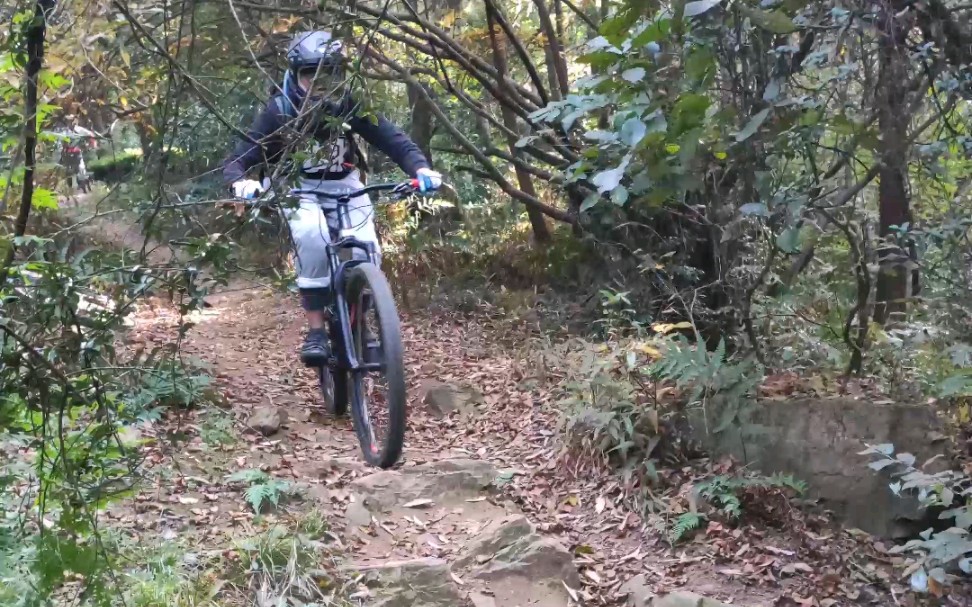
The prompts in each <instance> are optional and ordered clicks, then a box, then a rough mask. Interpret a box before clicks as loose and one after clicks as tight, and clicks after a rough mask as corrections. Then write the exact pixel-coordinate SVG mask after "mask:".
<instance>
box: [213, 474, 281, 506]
mask: <svg viewBox="0 0 972 607" xmlns="http://www.w3.org/2000/svg"><path fill="white" fill-rule="evenodd" d="M227 478H228V480H230V481H231V482H235V483H247V484H248V485H249V487H247V488H246V490H245V491H244V492H243V498H244V499H245V500H246V503H247V504H249V505H250V507H251V508H253V512H256V513H257V514H259V513H260V511H261V510H262V508H263V506H264V505H266V504H267V503H270V504H273V506H274V507H276V506H279V505H280V497H281V496H282V495H285V494H287V493H289V492H290V491H291V487H290V483H288V482H286V481H279V480H277V479H275V478H271V477H270V475H269V474H267V473H266V472H264V471H263V470H240V471H239V472H235V473H233V474H231V475H230V476H229V477H227Z"/></svg>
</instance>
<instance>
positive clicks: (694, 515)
mask: <svg viewBox="0 0 972 607" xmlns="http://www.w3.org/2000/svg"><path fill="white" fill-rule="evenodd" d="M704 520H705V515H704V514H699V513H698V512H685V513H682V514H680V515H678V518H677V519H675V524H674V525H672V528H671V529H669V530H668V541H669V543H672V544H674V543H676V542H677V541H679V540H680V539H682V538H683V537H684V536H685V534H686V533H688V532H690V531H694V530H695V529H698V528H699V525H701V524H702V521H704Z"/></svg>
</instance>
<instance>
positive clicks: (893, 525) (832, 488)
mask: <svg viewBox="0 0 972 607" xmlns="http://www.w3.org/2000/svg"><path fill="white" fill-rule="evenodd" d="M706 414H707V417H708V420H707V422H706V420H705V419H702V418H701V413H700V414H699V417H697V418H696V419H694V420H692V421H693V424H692V425H693V427H694V428H695V435H696V438H697V439H699V440H700V441H701V442H702V443H703V444H705V445H706V447H707V448H708V449H709V450H711V451H713V452H715V453H716V454H727V453H728V454H731V455H733V456H734V457H735V458H736V459H738V460H740V461H743V462H745V463H746V464H747V465H749V466H752V467H755V468H757V469H759V470H761V471H762V472H765V473H772V472H785V473H789V474H792V475H793V476H795V477H797V478H799V479H802V480H804V481H806V482H807V483H808V484H809V486H810V491H811V495H813V496H814V497H817V498H819V499H820V500H821V502H822V503H823V505H824V506H825V507H827V508H829V509H830V510H833V511H834V512H835V513H836V514H837V516H838V518H840V519H842V520H843V522H844V523H845V524H847V525H849V526H853V527H859V528H861V529H863V530H865V531H868V532H870V533H873V534H876V535H882V536H889V535H896V532H897V529H898V528H899V527H900V522H901V521H902V519H911V518H915V517H916V516H917V512H916V509H915V505H914V502H909V501H907V500H902V499H900V498H897V497H895V496H893V495H892V494H891V492H890V491H889V490H888V477H887V475H886V474H878V473H875V472H874V471H873V470H871V469H870V468H868V467H867V463H868V461H869V459H868V458H865V457H862V456H860V455H858V453H859V452H860V451H861V450H863V449H864V443H869V444H872V445H873V444H881V443H892V444H893V445H894V446H895V449H896V451H897V452H903V451H906V452H909V453H912V454H914V455H915V456H917V459H918V461H919V462H923V461H925V460H926V459H928V458H930V457H932V456H934V455H938V454H941V453H943V451H944V441H943V437H944V435H943V433H942V423H941V420H940V419H939V418H938V417H937V416H936V415H935V412H934V411H933V410H932V409H931V408H930V407H928V406H924V405H905V404H876V403H873V402H868V401H858V400H852V399H845V398H844V399H790V400H761V401H758V402H757V403H755V404H754V405H753V406H751V407H747V408H745V410H744V414H743V416H742V417H743V419H742V420H741V423H740V424H732V425H731V426H730V427H729V428H728V429H726V430H724V431H722V432H720V433H718V434H716V433H712V432H706V428H712V427H713V426H715V425H716V424H717V423H718V422H717V420H719V419H720V412H719V411H715V410H712V409H710V410H708V411H706Z"/></svg>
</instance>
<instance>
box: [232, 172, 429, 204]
mask: <svg viewBox="0 0 972 607" xmlns="http://www.w3.org/2000/svg"><path fill="white" fill-rule="evenodd" d="M417 191H419V182H418V179H409V180H408V181H403V182H401V183H376V184H375V185H369V186H366V187H363V188H361V189H359V190H351V191H347V192H334V193H332V192H321V191H319V190H314V189H301V188H293V189H291V190H290V194H291V195H292V196H300V195H302V194H307V195H312V196H317V197H318V198H328V199H330V200H336V201H338V203H348V202H351V199H352V198H357V197H358V196H364V195H365V194H370V193H372V192H394V193H396V194H400V195H401V196H404V195H405V194H411V193H413V192H417ZM234 202H235V203H241V204H243V205H245V206H249V207H252V206H263V207H275V206H276V201H274V200H273V198H270V199H269V200H268V199H266V198H249V199H243V200H240V199H237V200H235V201H234Z"/></svg>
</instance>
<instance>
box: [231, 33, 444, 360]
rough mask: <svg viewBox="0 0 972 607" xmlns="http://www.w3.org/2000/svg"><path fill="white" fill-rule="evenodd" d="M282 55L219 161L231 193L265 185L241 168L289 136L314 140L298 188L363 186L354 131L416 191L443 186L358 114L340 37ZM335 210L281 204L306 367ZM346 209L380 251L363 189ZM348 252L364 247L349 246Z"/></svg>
mask: <svg viewBox="0 0 972 607" xmlns="http://www.w3.org/2000/svg"><path fill="white" fill-rule="evenodd" d="M287 62H288V64H289V67H288V70H287V73H286V74H285V76H284V81H283V86H282V87H281V90H280V92H279V93H278V94H276V95H273V96H272V97H271V98H270V100H269V101H268V102H267V105H266V107H264V108H263V110H262V111H261V112H260V113H259V114H258V115H257V117H256V119H255V120H254V122H253V125H252V126H251V127H250V129H249V132H248V133H247V138H246V139H245V140H242V141H240V142H239V143H238V144H237V145H236V148H235V149H234V150H233V152H232V153H231V154H230V155H229V156H228V157H227V159H226V161H225V162H224V164H223V179H224V181H225V182H226V184H227V185H229V186H230V187H231V188H232V191H233V194H234V196H236V197H237V198H244V199H247V198H255V197H257V196H259V195H260V194H261V193H262V192H263V190H264V185H263V184H262V183H261V182H259V181H256V180H254V179H248V178H247V177H246V173H247V171H248V170H250V169H251V168H252V167H254V166H257V165H261V164H264V163H266V164H274V163H276V162H278V161H280V160H281V158H283V157H284V156H285V155H287V151H288V150H287V147H288V143H289V142H290V141H293V142H299V141H301V140H305V139H308V138H310V139H313V140H314V144H313V151H312V152H311V154H310V155H309V156H307V157H306V159H305V160H304V161H303V162H302V164H301V166H300V170H299V173H300V189H302V190H316V191H319V192H323V193H331V194H334V193H339V192H341V191H352V190H356V189H360V188H362V187H363V185H362V183H361V175H360V172H359V171H358V169H357V168H356V161H357V160H358V158H359V151H358V149H357V145H356V144H355V140H354V135H360V136H361V137H363V138H364V139H365V141H367V142H368V143H370V144H371V145H373V146H375V147H377V148H378V149H379V150H381V151H382V152H384V153H385V154H387V155H388V156H389V157H390V158H391V159H392V160H393V161H394V162H395V163H396V164H398V166H399V167H401V169H402V170H403V171H405V172H406V173H407V174H409V175H410V176H412V177H414V178H415V179H416V180H417V181H418V184H419V189H420V190H421V191H422V192H429V191H433V190H436V189H438V188H439V187H440V186H441V185H442V176H441V175H440V174H439V173H437V172H435V171H433V170H432V169H431V167H430V165H429V162H428V160H426V158H425V155H424V154H422V151H421V150H420V149H419V147H418V146H417V145H415V143H414V142H413V141H412V140H411V139H409V137H408V136H407V135H406V134H405V133H404V132H402V130H401V129H399V128H398V127H396V126H395V125H393V124H392V123H391V122H389V121H388V120H386V119H385V118H383V117H382V116H374V115H367V114H365V113H364V112H363V111H362V110H361V108H360V106H359V105H358V103H357V102H356V101H355V100H354V99H353V98H352V96H351V95H350V91H349V90H348V86H347V70H346V67H347V55H346V54H345V51H344V46H343V45H342V43H341V41H339V40H337V39H335V38H334V37H333V36H332V35H331V33H330V32H327V31H315V32H308V33H303V34H298V35H297V36H295V37H294V39H293V40H292V41H291V43H290V45H289V46H288V48H287ZM305 135H308V136H309V137H306V136H305ZM322 205H323V208H322ZM335 209H336V203H335V202H334V201H333V200H329V199H327V198H320V199H319V198H317V197H315V196H313V195H309V196H302V198H301V200H300V205H299V206H298V207H297V208H296V209H294V210H292V211H288V216H287V222H288V225H289V227H290V233H291V238H292V240H293V245H294V253H295V258H296V269H297V288H298V290H299V291H300V295H301V305H302V307H303V308H304V311H305V315H306V317H307V323H308V327H309V329H308V331H307V336H306V338H305V340H304V344H303V346H302V347H301V353H300V355H301V360H302V361H303V362H304V364H306V365H308V366H318V365H322V364H324V363H325V362H326V361H327V359H328V358H329V356H330V352H329V350H328V343H327V336H326V332H325V328H324V327H325V323H326V322H327V306H328V302H329V301H330V286H331V278H330V276H329V271H330V269H329V268H328V265H327V257H326V254H325V251H326V245H327V244H328V242H329V241H330V230H331V229H336V228H337V213H336V212H334V211H335ZM348 211H349V216H350V219H351V225H352V226H353V228H354V236H355V237H356V238H358V239H359V240H361V241H364V242H370V243H372V244H374V246H375V250H376V251H380V250H379V248H378V237H377V235H376V232H375V223H374V211H373V209H372V206H371V201H370V200H369V198H368V196H360V197H358V198H355V199H352V200H351V202H350V203H349V205H348ZM328 224H330V226H331V228H329V227H328ZM355 254H363V251H359V250H355Z"/></svg>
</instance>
